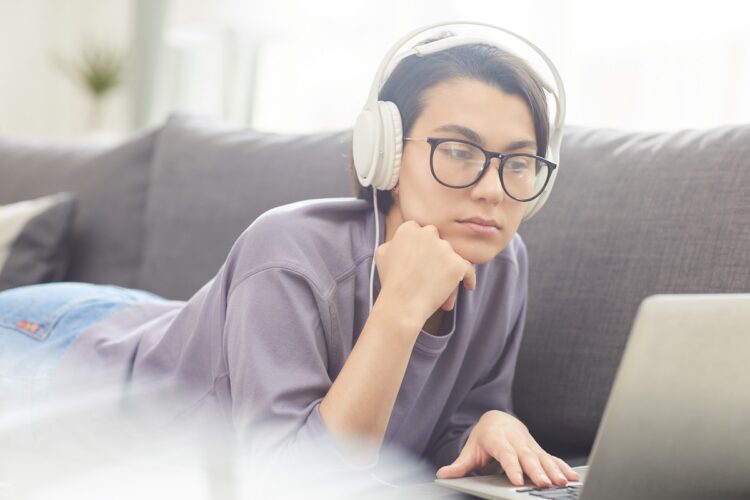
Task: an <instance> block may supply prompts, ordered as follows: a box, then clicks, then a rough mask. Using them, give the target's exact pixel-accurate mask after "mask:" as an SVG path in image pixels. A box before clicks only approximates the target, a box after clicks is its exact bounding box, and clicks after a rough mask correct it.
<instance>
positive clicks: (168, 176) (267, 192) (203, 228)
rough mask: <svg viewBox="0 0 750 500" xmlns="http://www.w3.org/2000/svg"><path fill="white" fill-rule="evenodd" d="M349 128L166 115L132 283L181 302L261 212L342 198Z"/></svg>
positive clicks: (210, 273)
mask: <svg viewBox="0 0 750 500" xmlns="http://www.w3.org/2000/svg"><path fill="white" fill-rule="evenodd" d="M350 137H351V135H350V133H349V132H332V133H321V134H314V135H279V134H267V133H260V132H254V131H248V130H242V129H236V128H230V127H228V126H227V125H223V124H219V123H212V122H210V121H207V120H206V119H205V118H197V117H190V116H185V115H176V116H172V117H170V119H169V120H168V121H167V124H166V125H165V127H164V129H163V131H162V133H161V134H160V136H159V140H158V142H157V145H156V150H155V158H154V165H153V171H152V173H151V188H150V192H149V199H148V206H147V209H146V230H147V237H146V238H147V240H146V246H145V253H144V261H143V266H142V268H141V271H140V273H139V279H138V286H139V287H140V288H144V289H147V290H150V291H152V292H155V293H158V294H160V295H162V296H165V297H169V298H172V299H187V298H189V297H190V296H191V295H192V294H193V293H195V292H196V291H197V290H198V289H199V288H200V287H201V286H203V284H205V283H206V281H208V280H209V279H210V278H212V277H213V276H214V275H215V274H216V272H217V271H218V270H219V267H220V266H221V264H222V263H223V262H224V259H225V258H226V256H227V253H228V252H229V249H230V248H231V246H232V244H233V243H234V241H235V240H236V238H237V237H238V236H239V235H240V233H241V232H242V231H243V230H244V229H245V228H246V227H247V226H248V225H249V224H250V223H252V222H253V220H254V219H255V218H256V217H257V216H258V215H260V214H262V213H263V212H265V211H266V210H268V209H270V208H273V207H275V206H278V205H283V204H285V203H291V202H294V201H299V200H303V199H309V198H322V197H330V196H350V195H351V194H352V192H351V187H350V181H349V176H348V174H347V171H346V164H347V151H349V148H350V141H351V139H350Z"/></svg>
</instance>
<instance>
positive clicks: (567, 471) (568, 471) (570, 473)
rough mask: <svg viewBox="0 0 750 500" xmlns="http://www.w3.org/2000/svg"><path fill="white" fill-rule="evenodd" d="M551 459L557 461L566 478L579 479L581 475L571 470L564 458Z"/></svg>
mask: <svg viewBox="0 0 750 500" xmlns="http://www.w3.org/2000/svg"><path fill="white" fill-rule="evenodd" d="M552 459H553V460H554V461H555V462H557V466H558V467H560V470H561V471H562V472H563V474H565V477H567V478H568V480H569V481H580V480H581V476H580V474H578V473H577V472H576V471H574V470H573V468H572V467H571V466H570V465H568V464H567V463H566V462H565V460H563V459H562V458H558V457H554V456H553V457H552Z"/></svg>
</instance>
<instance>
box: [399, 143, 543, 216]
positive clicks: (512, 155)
mask: <svg viewBox="0 0 750 500" xmlns="http://www.w3.org/2000/svg"><path fill="white" fill-rule="evenodd" d="M404 140H406V141H421V142H426V143H428V144H429V145H430V172H432V177H434V178H435V180H436V181H438V182H439V183H440V184H442V185H443V186H445V187H449V188H453V189H464V188H467V187H470V186H473V185H474V184H476V183H477V182H479V180H480V179H481V178H482V176H484V173H485V172H486V171H487V167H489V166H490V161H491V160H492V159H493V158H497V159H498V160H500V167H499V168H498V170H497V172H498V175H499V176H500V185H501V186H502V187H503V191H505V194H507V195H508V196H510V197H511V198H513V199H514V200H516V201H520V202H524V203H525V202H529V201H532V200H534V199H536V198H538V197H539V196H540V195H541V194H542V193H544V190H545V189H546V188H547V184H549V180H550V178H551V177H552V172H554V170H555V169H556V168H557V164H556V163H553V162H551V161H549V160H548V159H546V158H543V157H541V156H537V155H532V154H528V153H510V154H505V153H498V152H496V151H487V150H486V149H484V148H483V147H482V146H480V145H479V144H476V143H474V142H471V141H467V140H464V139H452V138H447V137H404ZM444 142H460V143H463V144H468V145H469V146H474V147H475V148H478V149H479V150H480V151H481V152H482V153H484V164H483V165H482V171H481V172H479V175H478V176H477V178H476V179H474V180H473V181H472V182H470V183H469V184H465V185H463V186H453V185H452V184H446V183H445V182H443V181H441V180H440V179H439V178H438V176H437V175H436V174H435V167H434V166H433V160H432V159H433V157H434V155H435V150H436V149H437V147H438V146H439V145H440V144H442V143H444ZM519 156H521V157H525V158H528V157H533V158H536V159H537V160H538V161H542V162H544V163H545V164H546V165H547V166H548V168H547V178H546V179H545V180H544V185H543V186H542V189H540V190H539V192H538V193H537V194H535V195H534V196H532V197H531V198H528V199H525V200H519V199H518V198H516V197H515V196H513V195H512V194H510V193H509V192H508V189H507V188H506V187H505V182H504V181H503V169H504V168H505V162H506V160H507V159H508V158H515V157H519Z"/></svg>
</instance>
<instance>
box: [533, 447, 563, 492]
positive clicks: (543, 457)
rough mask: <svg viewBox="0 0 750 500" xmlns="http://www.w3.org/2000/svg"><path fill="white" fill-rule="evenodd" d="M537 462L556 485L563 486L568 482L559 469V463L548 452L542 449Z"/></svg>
mask: <svg viewBox="0 0 750 500" xmlns="http://www.w3.org/2000/svg"><path fill="white" fill-rule="evenodd" d="M538 456H539V462H540V463H541V464H542V467H543V468H544V472H546V473H547V477H549V478H550V479H552V482H553V483H555V484H556V485H558V486H565V485H566V484H568V478H567V477H565V474H564V473H563V471H562V470H561V469H560V465H559V464H558V463H557V462H556V461H555V459H554V457H552V455H550V454H549V453H547V452H545V451H542V452H541V453H540V454H539V455H538Z"/></svg>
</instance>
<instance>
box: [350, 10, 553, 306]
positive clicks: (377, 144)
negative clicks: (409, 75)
mask: <svg viewBox="0 0 750 500" xmlns="http://www.w3.org/2000/svg"><path fill="white" fill-rule="evenodd" d="M456 25H469V26H474V27H477V26H478V27H485V28H490V29H492V30H494V31H496V32H497V31H500V32H502V33H503V34H508V35H511V36H513V37H515V38H516V39H518V40H520V41H521V42H523V43H525V44H526V45H527V46H528V47H529V48H531V49H532V50H533V51H534V52H536V53H537V54H538V55H539V56H540V57H541V58H542V60H543V61H544V63H545V64H546V65H547V68H548V69H549V71H550V73H551V74H552V76H553V78H554V79H555V87H552V86H551V85H549V83H548V82H547V81H546V80H545V79H544V77H543V76H542V75H539V78H540V79H541V81H542V86H543V88H544V90H545V91H547V92H548V93H549V94H550V95H551V96H552V97H553V98H554V104H555V106H554V109H555V116H554V119H550V131H549V142H548V145H547V152H546V154H545V158H547V159H549V160H550V161H552V162H554V163H557V164H558V168H556V169H554V170H553V171H552V175H551V177H550V179H549V182H548V183H547V186H546V187H545V188H544V192H543V193H542V194H541V195H539V196H538V197H537V198H535V199H533V200H532V201H529V202H527V206H526V211H525V212H524V216H523V220H524V221H526V220H529V219H530V218H531V217H533V216H534V215H535V214H536V213H537V212H538V211H539V209H541V208H542V206H543V205H544V203H545V202H546V201H547V197H548V196H549V193H550V191H552V185H553V184H554V183H555V177H557V171H558V170H559V161H560V143H561V142H562V129H563V124H564V123H565V89H564V87H563V83H562V78H560V74H559V73H558V72H557V69H556V68H555V66H554V65H553V64H552V61H551V60H550V59H549V57H547V55H546V54H545V53H544V52H542V50H541V49H539V48H538V47H537V46H536V45H534V44H533V43H531V42H530V41H528V40H526V39H525V38H523V37H522V36H520V35H517V34H516V33H513V32H512V31H510V30H507V29H505V28H501V27H499V26H495V25H493V24H488V23H479V22H472V21H466V22H465V21H459V22H449V23H436V24H430V25H428V26H425V27H423V28H419V29H417V30H414V31H412V32H411V33H408V34H406V35H405V36H404V37H403V38H401V39H400V40H399V41H397V42H396V43H395V44H394V45H393V47H391V49H390V50H389V51H388V52H387V53H386V55H385V57H384V58H383V61H382V62H381V63H380V66H379V67H378V71H377V72H376V73H375V79H374V80H373V82H372V87H371V88H370V94H369V96H368V98H367V103H366V104H365V107H364V109H363V110H362V111H361V112H360V113H359V116H358V117H357V122H356V124H355V125H354V136H353V139H352V142H353V144H352V149H353V157H354V158H353V159H354V169H355V170H356V172H357V179H358V180H359V183H360V184H361V185H362V186H370V185H372V186H373V187H374V188H375V189H373V192H372V198H373V205H374V209H375V210H374V211H375V248H377V246H378V244H379V241H378V239H379V237H380V230H379V221H378V204H377V203H378V201H377V193H376V190H381V191H382V190H389V189H392V188H393V187H394V186H395V185H396V182H397V181H398V174H399V169H400V167H401V149H402V147H403V126H402V123H401V113H400V112H399V110H398V107H396V105H395V104H394V103H392V102H390V101H380V100H378V94H379V93H380V90H381V89H382V87H383V84H384V83H385V80H386V79H387V76H388V74H390V72H391V71H392V70H393V68H395V67H396V65H397V64H398V63H399V62H400V61H401V60H403V59H404V58H406V57H409V56H411V55H417V56H424V55H427V54H434V53H435V52H439V51H441V50H446V49H450V48H453V47H458V46H460V45H469V44H476V43H483V44H487V45H492V46H495V47H498V48H500V49H502V50H505V51H507V52H510V53H513V51H511V50H509V49H508V48H506V47H505V46H503V45H501V44H500V43H498V42H496V41H494V40H492V39H490V38H489V37H488V38H485V37H479V36H458V35H451V36H448V37H446V38H441V39H439V40H435V41H433V42H428V43H424V44H422V45H418V46H416V47H413V48H411V49H409V50H406V51H404V52H401V53H399V54H397V52H398V51H399V50H400V49H401V48H402V47H403V46H404V45H405V44H406V43H407V42H408V41H409V40H412V39H413V38H415V37H417V36H420V37H422V38H424V37H425V35H426V34H427V33H430V32H433V31H435V30H436V29H437V28H442V29H444V28H446V27H448V26H456ZM548 108H549V106H548ZM544 180H545V179H543V178H540V179H539V180H538V182H540V183H543V182H544ZM540 187H541V186H540ZM374 277H375V256H374V249H373V259H372V266H371V269H370V311H372V305H373V282H374ZM457 305H458V297H456V303H455V306H454V307H456V306H457ZM454 320H455V316H454Z"/></svg>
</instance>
